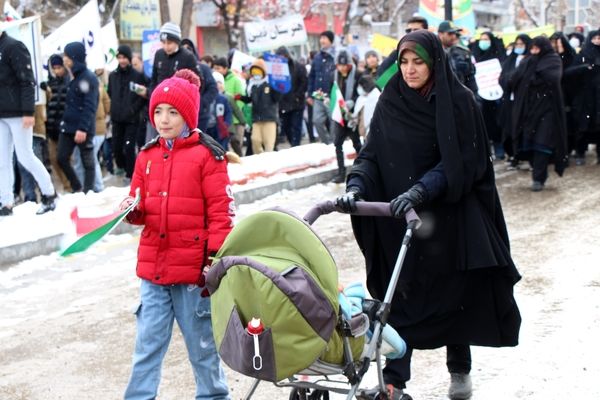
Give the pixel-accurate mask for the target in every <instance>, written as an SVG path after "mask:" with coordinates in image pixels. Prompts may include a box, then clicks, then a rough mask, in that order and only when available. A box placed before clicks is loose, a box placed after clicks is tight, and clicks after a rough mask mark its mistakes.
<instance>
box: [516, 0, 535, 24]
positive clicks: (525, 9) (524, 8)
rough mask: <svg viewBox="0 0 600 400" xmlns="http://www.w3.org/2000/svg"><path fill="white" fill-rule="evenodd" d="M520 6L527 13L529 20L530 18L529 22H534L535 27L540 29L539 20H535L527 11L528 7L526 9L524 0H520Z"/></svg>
mask: <svg viewBox="0 0 600 400" xmlns="http://www.w3.org/2000/svg"><path fill="white" fill-rule="evenodd" d="M519 5H520V6H521V8H522V9H523V12H525V15H527V18H529V20H530V21H531V22H533V25H535V27H536V28H537V27H539V26H540V24H539V23H538V21H537V19H535V17H534V16H533V14H531V13H530V12H529V10H528V9H527V7H525V2H524V1H523V0H519Z"/></svg>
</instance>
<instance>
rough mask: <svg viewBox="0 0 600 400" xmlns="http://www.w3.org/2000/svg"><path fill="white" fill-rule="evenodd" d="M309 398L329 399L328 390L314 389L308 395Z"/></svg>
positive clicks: (310, 399)
mask: <svg viewBox="0 0 600 400" xmlns="http://www.w3.org/2000/svg"><path fill="white" fill-rule="evenodd" d="M308 399H309V400H329V392H328V391H327V390H315V391H314V392H312V393H311V394H310V395H309V396H308Z"/></svg>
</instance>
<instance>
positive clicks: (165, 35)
mask: <svg viewBox="0 0 600 400" xmlns="http://www.w3.org/2000/svg"><path fill="white" fill-rule="evenodd" d="M160 40H161V43H162V49H159V50H158V51H157V52H156V54H155V56H154V65H153V66H152V80H151V82H150V87H149V88H148V98H150V96H151V95H152V91H153V90H154V88H155V87H156V86H158V84H159V83H161V82H162V81H164V80H165V79H167V78H170V77H171V76H173V74H175V72H176V71H179V70H180V69H189V70H191V71H193V72H194V73H195V74H196V75H198V77H199V78H200V86H201V87H200V111H199V118H198V128H200V130H202V131H204V130H205V129H206V124H208V119H209V108H210V104H211V103H212V102H213V101H214V100H215V98H216V96H217V92H218V90H217V84H216V82H215V80H214V78H213V77H212V71H211V70H210V68H209V67H208V66H207V65H204V64H202V63H200V61H199V60H198V58H197V57H196V55H195V54H194V53H192V52H191V51H189V50H187V49H186V48H184V47H183V46H182V45H181V28H180V27H179V26H178V25H176V24H174V23H172V22H167V23H165V24H164V25H163V26H162V27H161V28H160Z"/></svg>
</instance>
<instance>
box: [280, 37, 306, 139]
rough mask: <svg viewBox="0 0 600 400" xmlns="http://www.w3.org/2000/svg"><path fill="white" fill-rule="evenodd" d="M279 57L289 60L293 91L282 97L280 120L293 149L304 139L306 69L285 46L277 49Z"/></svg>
mask: <svg viewBox="0 0 600 400" xmlns="http://www.w3.org/2000/svg"><path fill="white" fill-rule="evenodd" d="M277 55H279V56H282V57H285V58H286V59H287V60H288V67H289V69H290V77H291V78H292V89H291V90H290V91H289V92H288V93H286V94H284V95H283V96H281V100H280V102H279V119H280V121H281V130H282V131H283V132H284V133H285V135H286V137H287V139H288V141H289V142H290V145H291V146H292V147H294V146H299V145H300V139H301V138H302V114H303V113H304V98H305V95H306V88H307V83H308V82H307V76H306V67H304V65H302V64H300V63H299V62H298V61H296V60H294V59H293V58H292V57H291V56H290V53H289V51H288V49H287V48H286V47H285V46H281V47H280V48H279V49H277Z"/></svg>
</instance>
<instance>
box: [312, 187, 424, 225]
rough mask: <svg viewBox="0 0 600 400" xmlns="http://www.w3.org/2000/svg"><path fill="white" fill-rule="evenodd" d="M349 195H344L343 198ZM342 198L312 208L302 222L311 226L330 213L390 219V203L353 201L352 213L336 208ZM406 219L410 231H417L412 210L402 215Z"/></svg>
mask: <svg viewBox="0 0 600 400" xmlns="http://www.w3.org/2000/svg"><path fill="white" fill-rule="evenodd" d="M347 195H349V193H346V195H345V196H347ZM342 197H344V196H340V197H338V198H337V199H336V200H335V201H332V200H327V201H323V202H321V203H319V204H317V205H315V206H314V207H313V208H311V209H310V210H309V211H308V212H307V213H306V215H305V216H304V220H305V221H306V222H308V224H309V225H312V224H313V223H314V222H315V221H316V220H317V219H318V218H319V217H320V216H321V215H325V214H331V213H332V212H335V211H337V212H343V213H346V214H352V215H358V216H362V217H391V216H392V210H391V208H390V203H382V202H369V201H357V200H356V199H355V200H354V207H355V209H354V211H351V212H347V211H344V210H342V209H340V208H341V207H338V201H339V200H340V199H341V198H342ZM404 218H405V219H406V223H407V224H408V227H409V228H411V229H419V227H420V226H421V219H420V218H419V216H418V215H417V213H416V211H415V210H414V209H410V210H409V211H408V212H407V213H406V215H404Z"/></svg>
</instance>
